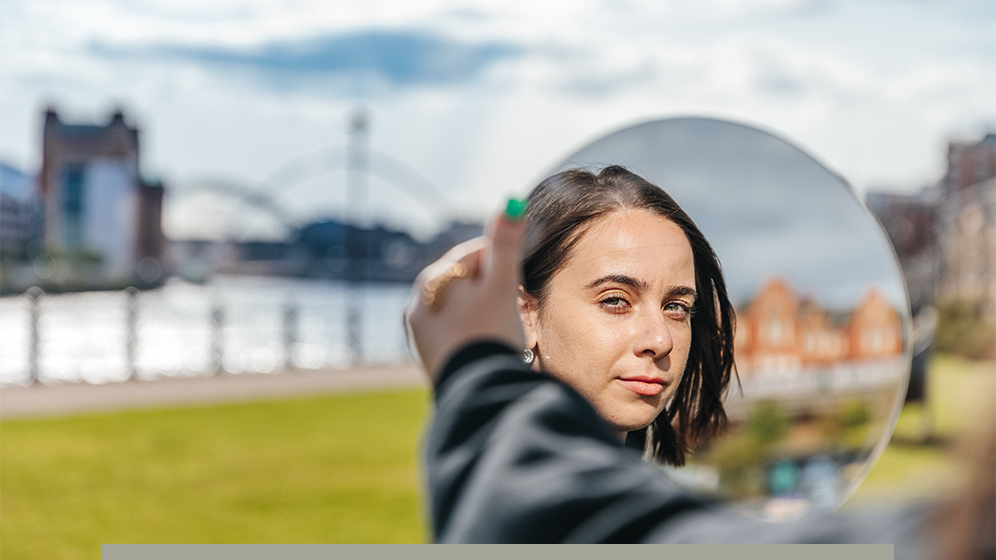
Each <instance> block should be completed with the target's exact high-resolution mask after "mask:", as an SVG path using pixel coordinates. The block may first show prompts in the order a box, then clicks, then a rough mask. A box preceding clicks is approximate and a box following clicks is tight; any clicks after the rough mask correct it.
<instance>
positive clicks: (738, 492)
mask: <svg viewBox="0 0 996 560" xmlns="http://www.w3.org/2000/svg"><path fill="white" fill-rule="evenodd" d="M612 164H618V165H623V166H625V167H627V168H629V169H630V170H631V171H633V172H635V173H637V174H639V175H641V176H643V177H644V178H646V179H647V180H649V181H651V182H653V183H655V184H657V185H659V186H661V187H662V188H663V189H664V190H665V191H667V192H668V193H669V194H670V195H671V196H672V197H674V199H675V200H676V201H677V202H678V203H679V204H680V205H681V206H682V207H683V208H684V209H685V211H686V212H688V214H689V215H690V216H691V217H692V219H694V220H695V222H696V223H697V224H698V225H699V227H700V229H701V230H702V232H703V233H704V234H705V236H706V238H707V239H708V240H709V241H710V243H711V244H712V246H713V248H714V249H715V251H716V253H717V255H718V256H719V260H720V262H721V263H722V266H723V272H724V276H725V278H726V283H727V288H728V291H729V295H730V300H731V302H732V304H733V305H734V307H735V308H736V315H737V328H736V343H735V348H736V350H735V359H736V366H737V372H738V375H739V385H738V383H737V381H736V380H734V381H733V382H731V384H730V388H729V392H728V395H727V397H726V411H727V414H728V416H729V420H730V423H729V428H728V429H727V430H726V431H725V432H724V433H723V434H722V435H720V436H718V437H716V438H713V439H712V440H710V441H708V442H706V443H705V444H704V445H703V446H701V447H700V448H699V449H698V450H696V452H695V453H694V454H693V456H692V458H691V460H690V461H689V463H688V465H687V466H685V467H683V468H680V469H667V470H668V475H669V476H671V477H673V478H674V479H675V480H676V481H678V482H679V483H681V484H683V485H686V486H689V487H692V488H694V489H697V490H699V491H703V492H707V493H710V494H714V495H720V496H722V497H725V498H729V499H733V500H736V501H737V502H738V503H739V504H741V505H742V506H743V507H744V509H745V510H747V511H749V512H752V513H755V514H760V515H763V516H769V517H774V518H778V517H782V516H788V515H792V514H794V513H798V512H800V511H802V510H805V509H807V508H810V507H822V508H834V507H837V506H839V505H840V504H841V503H843V502H844V500H845V499H846V498H847V497H848V496H849V495H850V494H851V492H853V491H854V489H855V488H856V487H857V486H858V484H860V482H861V480H862V479H863V478H864V476H865V474H866V473H867V472H868V471H869V470H870V468H871V466H872V465H873V464H874V462H875V460H876V459H877V458H878V455H879V454H880V453H881V451H882V449H883V448H884V447H885V445H886V443H887V442H888V439H889V436H890V434H891V433H892V428H893V426H894V424H895V421H896V418H897V417H898V414H899V410H900V408H901V407H902V403H903V397H904V395H905V391H906V387H907V380H908V377H909V371H910V370H909V368H910V350H909V348H910V329H911V322H910V312H909V305H908V300H907V295H906V289H905V285H904V283H903V278H902V273H901V271H900V269H899V265H898V263H897V260H896V257H895V254H894V252H893V250H892V247H891V245H890V244H889V241H888V239H887V238H886V236H885V234H884V233H883V231H882V229H881V227H880V226H879V224H878V222H877V221H876V219H875V218H874V217H873V215H872V214H871V212H870V211H868V209H867V208H866V207H865V206H864V204H863V203H862V202H861V201H860V200H859V199H858V198H857V197H856V196H855V194H854V192H853V191H852V189H851V187H850V186H849V185H848V184H847V183H846V182H845V181H844V180H843V179H842V178H841V177H840V176H839V175H837V174H835V173H834V172H832V171H830V170H829V169H827V168H826V167H824V166H823V165H821V164H820V163H819V162H818V161H816V160H815V159H814V158H813V157H811V156H809V155H808V154H806V153H805V152H803V151H802V150H800V149H799V148H797V147H795V146H793V145H792V144H790V143H788V142H786V141H785V140H783V139H781V138H778V137H777V136H774V135H772V134H770V133H767V132H764V131H761V130H758V129H756V128H752V127H749V126H744V125H741V124H736V123H732V122H727V121H722V120H716V119H707V118H674V119H665V120H659V121H654V122H648V123H644V124H639V125H636V126H632V127H629V128H626V129H624V130H621V131H618V132H615V133H612V134H609V135H608V136H605V137H603V138H601V139H599V140H597V141H595V142H594V143H592V144H590V145H589V146H587V147H585V148H583V149H582V150H580V151H578V152H577V153H575V154H574V155H572V156H571V157H570V158H568V159H567V160H566V161H565V162H564V163H563V164H561V165H560V166H559V167H558V168H557V169H556V170H555V171H562V170H566V169H572V168H577V167H583V168H587V169H591V170H598V169H601V168H603V167H605V166H607V165H612Z"/></svg>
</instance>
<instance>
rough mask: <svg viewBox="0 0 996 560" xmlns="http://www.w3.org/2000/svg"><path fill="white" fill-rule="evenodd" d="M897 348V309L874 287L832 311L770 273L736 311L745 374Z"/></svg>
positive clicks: (880, 354) (886, 354)
mask: <svg viewBox="0 0 996 560" xmlns="http://www.w3.org/2000/svg"><path fill="white" fill-rule="evenodd" d="M902 350H903V332H902V322H901V320H900V317H899V314H898V313H897V312H896V310H895V309H893V308H892V306H891V305H890V304H889V302H888V300H886V298H885V296H883V295H882V293H881V292H880V291H878V290H876V289H870V290H869V291H868V293H867V294H866V295H865V297H864V298H862V300H861V301H860V302H858V304H857V305H856V306H855V307H854V308H853V309H852V310H850V312H847V313H840V312H838V313H831V312H830V311H827V310H825V309H823V308H821V307H820V305H819V304H818V302H816V301H815V300H813V299H803V300H801V301H800V299H799V298H798V296H796V294H795V291H794V290H793V288H792V287H791V286H790V285H789V283H788V282H787V281H785V280H784V279H781V278H774V279H771V280H769V281H767V282H765V283H764V284H763V285H762V286H761V287H760V289H758V291H757V292H756V294H755V295H754V297H753V298H752V299H751V300H750V302H749V303H748V304H747V305H745V306H744V308H743V309H740V310H738V311H737V332H736V339H735V354H734V355H735V356H736V361H737V371H738V372H739V373H740V375H741V376H742V377H743V378H744V379H749V378H751V377H758V376H766V375H780V374H792V373H801V372H804V371H805V370H808V369H815V368H821V367H826V366H830V365H833V364H838V363H842V362H861V361H870V360H880V359H889V358H895V357H897V356H899V355H900V354H902Z"/></svg>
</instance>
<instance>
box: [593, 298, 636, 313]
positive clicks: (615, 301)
mask: <svg viewBox="0 0 996 560" xmlns="http://www.w3.org/2000/svg"><path fill="white" fill-rule="evenodd" d="M598 303H599V305H601V306H602V307H603V308H605V309H606V310H608V311H612V312H616V313H618V312H622V311H626V310H627V309H629V307H630V305H629V300H627V299H626V298H625V297H623V296H621V295H612V296H608V297H604V298H602V299H600V300H598Z"/></svg>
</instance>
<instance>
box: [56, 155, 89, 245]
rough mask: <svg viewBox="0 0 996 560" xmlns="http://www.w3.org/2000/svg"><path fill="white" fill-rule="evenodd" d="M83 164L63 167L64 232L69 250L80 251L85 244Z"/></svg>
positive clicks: (64, 240)
mask: <svg viewBox="0 0 996 560" xmlns="http://www.w3.org/2000/svg"><path fill="white" fill-rule="evenodd" d="M83 171H84V166H83V165H82V164H78V163H77V164H68V165H66V166H64V167H63V169H62V181H61V183H62V197H61V198H62V212H61V214H62V232H63V234H62V235H63V239H62V241H63V245H64V246H65V248H66V250H67V251H70V252H73V251H78V250H80V248H81V247H82V245H83V208H84V204H85V197H84V194H85V193H84V192H83Z"/></svg>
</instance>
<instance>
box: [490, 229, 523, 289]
mask: <svg viewBox="0 0 996 560" xmlns="http://www.w3.org/2000/svg"><path fill="white" fill-rule="evenodd" d="M522 237H523V222H522V220H513V219H510V218H509V217H508V216H507V215H506V214H505V213H502V214H499V215H498V216H496V217H495V218H493V219H492V220H491V223H490V224H489V227H488V238H489V239H490V241H491V243H490V247H489V248H488V251H487V255H486V257H485V258H484V264H485V268H486V274H488V275H489V276H491V277H493V278H494V279H496V280H497V279H499V278H501V279H505V280H507V282H508V283H509V284H513V285H515V286H518V285H519V283H520V279H519V276H521V270H520V266H519V260H520V258H521V248H522Z"/></svg>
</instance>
